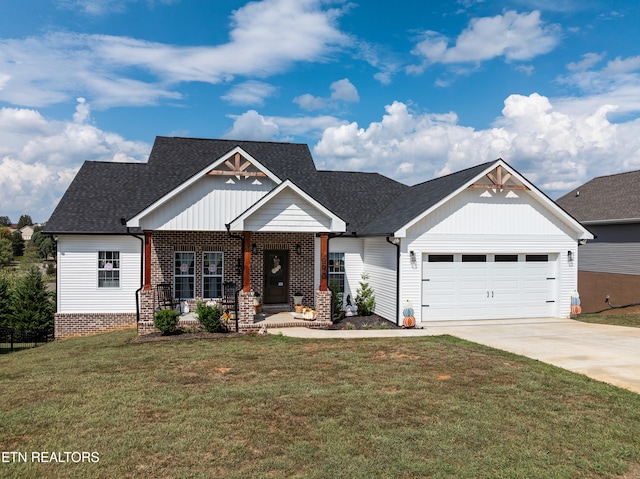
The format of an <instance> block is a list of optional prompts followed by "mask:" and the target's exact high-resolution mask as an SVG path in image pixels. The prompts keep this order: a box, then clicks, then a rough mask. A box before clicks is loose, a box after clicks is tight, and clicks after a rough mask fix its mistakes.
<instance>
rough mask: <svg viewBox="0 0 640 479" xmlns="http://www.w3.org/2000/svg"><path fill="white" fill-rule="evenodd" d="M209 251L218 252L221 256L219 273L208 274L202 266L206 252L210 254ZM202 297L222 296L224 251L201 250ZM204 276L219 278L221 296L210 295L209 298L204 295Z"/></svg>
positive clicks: (220, 297)
mask: <svg viewBox="0 0 640 479" xmlns="http://www.w3.org/2000/svg"><path fill="white" fill-rule="evenodd" d="M211 253H217V254H220V255H221V256H222V266H221V268H222V271H221V272H220V274H209V273H208V272H207V270H206V268H205V266H204V261H205V255H207V254H211ZM201 264H202V299H203V300H204V299H207V300H209V299H222V298H223V296H224V286H223V285H224V251H203V252H202V263H201ZM206 278H220V293H221V296H219V297H215V298H214V297H212V298H209V297H207V296H205V290H206V288H205V280H206Z"/></svg>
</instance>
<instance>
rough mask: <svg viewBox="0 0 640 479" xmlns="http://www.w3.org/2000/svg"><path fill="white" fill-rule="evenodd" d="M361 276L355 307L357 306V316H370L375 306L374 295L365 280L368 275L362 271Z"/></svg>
mask: <svg viewBox="0 0 640 479" xmlns="http://www.w3.org/2000/svg"><path fill="white" fill-rule="evenodd" d="M361 277H362V281H360V287H359V288H358V290H357V296H356V307H357V308H358V315H359V316H370V315H371V313H373V310H374V308H375V306H376V297H375V295H374V294H373V289H371V286H369V282H368V281H367V280H368V279H369V275H368V274H366V273H362V276H361Z"/></svg>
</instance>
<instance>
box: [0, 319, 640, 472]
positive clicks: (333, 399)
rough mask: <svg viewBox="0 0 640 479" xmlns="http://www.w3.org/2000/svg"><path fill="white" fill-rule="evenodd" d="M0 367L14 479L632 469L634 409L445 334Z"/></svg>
mask: <svg viewBox="0 0 640 479" xmlns="http://www.w3.org/2000/svg"><path fill="white" fill-rule="evenodd" d="M132 337H133V333H131V332H128V331H125V332H118V333H110V334H103V335H98V336H94V337H90V338H79V339H72V340H67V341H62V342H56V343H52V344H48V345H45V346H42V347H38V348H36V349H32V350H29V351H22V352H19V353H15V354H11V355H3V356H2V357H0V386H1V387H0V452H2V451H24V452H27V453H28V454H29V455H31V453H32V452H34V451H35V452H38V451H61V452H65V451H70V452H74V451H79V452H82V451H96V452H98V453H99V462H97V463H78V464H75V463H65V464H56V463H37V462H36V463H33V462H30V461H29V462H27V463H17V462H13V463H1V462H0V477H3V478H6V477H15V478H21V479H22V478H40V477H47V478H57V477H60V478H74V477H77V478H86V477H92V478H114V477H118V478H133V477H154V478H163V477H172V478H173V477H180V478H209V477H221V478H222V477H224V478H250V477H278V478H280V477H287V478H289V477H305V478H307V477H308V478H332V477H344V478H414V477H434V478H448V477H450V478H494V477H495V478H554V479H562V478H580V477H589V478H596V477H597V478H601V477H605V478H606V477H617V475H620V474H624V473H625V472H626V471H628V470H629V468H631V467H634V466H635V465H636V464H637V463H638V462H640V434H638V424H640V395H637V394H634V393H631V392H629V391H625V390H622V389H618V388H615V387H613V386H609V385H606V384H604V383H599V382H596V381H593V380H590V379H588V378H586V377H584V376H581V375H576V374H572V373H569V372H567V371H563V370H560V369H558V368H555V367H552V366H548V365H545V364H543V363H540V362H536V361H532V360H528V359H525V358H521V357H519V356H515V355H512V354H509V353H504V352H500V351H496V350H493V349H490V348H486V347H482V346H479V345H475V344H472V343H468V342H465V341H461V340H457V339H454V338H451V337H446V336H445V337H423V338H391V339H354V340H301V339H293V338H286V337H282V336H253V337H243V338H236V339H214V340H188V341H167V342H156V343H146V344H131V343H129V340H130V339H131V338H132Z"/></svg>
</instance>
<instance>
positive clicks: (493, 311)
mask: <svg viewBox="0 0 640 479" xmlns="http://www.w3.org/2000/svg"><path fill="white" fill-rule="evenodd" d="M449 256H451V257H455V261H452V262H451V261H450V262H438V263H434V262H429V261H427V260H425V259H426V257H427V255H423V263H422V266H423V270H422V277H423V284H422V298H423V308H422V318H423V320H427V321H428V320H447V319H451V320H456V319H487V318H516V317H535V316H553V315H554V311H555V294H556V293H555V289H556V279H555V268H556V265H555V263H554V261H553V260H552V258H553V256H552V255H525V254H520V255H515V254H510V255H495V256H494V255H492V254H487V255H476V256H486V258H487V261H486V262H484V261H478V262H462V261H461V260H460V259H461V257H462V256H463V255H461V254H453V255H449ZM495 258H499V259H497V260H494V259H495ZM547 258H549V259H548V260H547ZM466 259H468V257H467V258H466ZM516 260H517V261H516Z"/></svg>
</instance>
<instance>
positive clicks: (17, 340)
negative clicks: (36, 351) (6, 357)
mask: <svg viewBox="0 0 640 479" xmlns="http://www.w3.org/2000/svg"><path fill="white" fill-rule="evenodd" d="M49 341H53V328H49V329H42V330H39V331H28V330H24V329H11V328H0V354H5V353H12V352H14V351H21V350H23V349H30V348H35V347H36V346H41V345H42V344H45V343H48V342H49Z"/></svg>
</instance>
